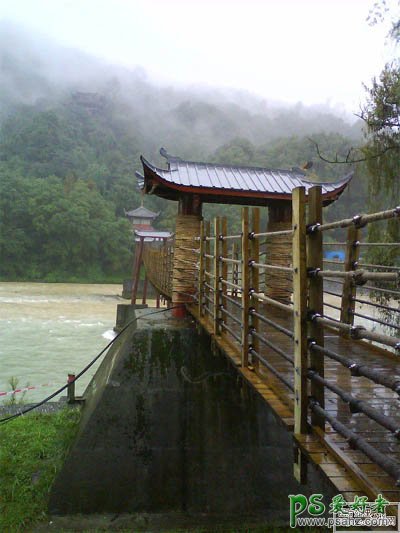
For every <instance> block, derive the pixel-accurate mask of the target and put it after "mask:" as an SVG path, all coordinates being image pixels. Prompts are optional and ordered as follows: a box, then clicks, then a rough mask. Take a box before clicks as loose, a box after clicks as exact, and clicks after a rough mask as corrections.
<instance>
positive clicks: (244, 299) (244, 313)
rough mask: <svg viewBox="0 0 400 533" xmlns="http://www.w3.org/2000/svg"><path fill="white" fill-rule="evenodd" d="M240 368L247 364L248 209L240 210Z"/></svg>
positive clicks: (248, 300) (248, 299) (248, 298)
mask: <svg viewBox="0 0 400 533" xmlns="http://www.w3.org/2000/svg"><path fill="white" fill-rule="evenodd" d="M241 266H242V317H241V318H242V367H247V366H248V362H249V307H250V305H249V303H250V297H249V290H250V267H249V208H248V207H244V208H243V209H242V261H241Z"/></svg>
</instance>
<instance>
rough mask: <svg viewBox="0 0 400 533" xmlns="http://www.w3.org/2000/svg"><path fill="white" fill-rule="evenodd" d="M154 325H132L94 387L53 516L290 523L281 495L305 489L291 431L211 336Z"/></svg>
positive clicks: (184, 326) (185, 326) (316, 480)
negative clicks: (111, 515) (218, 349)
mask: <svg viewBox="0 0 400 533" xmlns="http://www.w3.org/2000/svg"><path fill="white" fill-rule="evenodd" d="M141 313H145V311H141ZM168 314H169V313H168ZM160 316H162V317H163V318H162V319H160ZM156 317H157V318H153V324H152V325H149V326H147V327H146V328H144V329H136V328H135V324H132V325H131V326H130V327H129V328H128V329H127V330H126V331H125V332H124V333H123V334H122V335H121V337H120V338H119V339H118V340H117V341H116V342H115V343H114V345H113V346H112V348H111V349H110V351H109V353H108V354H107V355H106V357H105V359H104V360H103V362H102V364H101V366H100V367H99V369H98V371H97V373H96V375H95V377H94V378H93V380H92V382H91V383H90V385H89V387H88V389H87V391H86V395H85V396H86V402H85V406H84V408H83V413H82V420H81V425H80V430H79V433H78V436H77V438H76V441H75V443H74V446H73V448H72V449H71V451H70V454H69V456H68V457H67V460H66V462H65V464H64V467H63V469H62V471H61V472H60V474H59V476H58V478H57V479H56V482H55V484H54V486H53V489H52V494H51V499H50V505H49V510H50V513H51V514H56V515H65V514H68V515H74V514H77V513H82V514H95V513H117V514H120V513H121V514H122V513H129V514H131V515H135V514H137V516H138V517H139V516H142V515H143V513H145V514H146V515H147V516H148V517H149V518H148V520H150V522H151V523H153V522H154V520H156V522H157V524H158V525H157V528H158V527H160V528H161V526H162V525H166V524H169V525H170V526H171V527H173V526H178V525H181V524H182V523H185V524H186V523H189V524H191V525H198V524H207V523H209V524H213V523H216V522H226V521H227V520H230V521H233V522H234V523H235V522H236V523H237V524H242V523H243V522H244V521H246V520H250V521H251V520H255V521H257V522H260V521H261V522H264V521H268V523H280V524H281V525H283V524H287V523H288V513H289V508H288V494H290V493H292V494H296V493H298V492H303V493H304V489H305V487H301V486H300V485H299V484H298V483H297V482H296V481H295V480H294V477H293V473H292V455H293V450H292V439H291V436H290V434H289V433H288V432H287V431H286V429H285V428H284V426H283V425H282V423H281V422H280V421H279V420H278V418H277V417H276V416H275V415H274V413H273V411H272V410H270V409H269V408H268V405H267V404H266V403H265V402H264V401H263V400H262V398H261V397H259V395H258V394H257V393H256V392H255V391H254V390H253V389H251V388H250V387H249V386H248V385H247V384H246V383H245V381H244V380H242V379H241V378H240V377H239V376H238V374H237V371H236V369H235V368H234V366H233V365H232V364H231V363H230V362H229V361H228V360H227V359H226V357H224V356H223V355H221V354H219V353H218V352H214V353H213V350H212V346H211V341H210V337H209V336H208V335H207V334H205V333H204V332H200V333H199V332H198V331H197V330H196V327H195V325H194V324H193V322H192V321H190V320H185V321H182V320H180V321H177V320H174V319H170V318H164V315H163V314H162V315H158V316H157V315H156ZM310 480H311V485H312V486H313V488H315V487H318V486H319V487H320V488H321V490H324V492H325V494H327V493H328V494H329V493H330V489H329V487H328V486H327V485H326V484H325V485H323V482H322V478H321V477H319V476H318V475H317V474H315V475H314V474H312V475H311V478H310ZM306 492H307V490H306ZM152 517H153V518H152Z"/></svg>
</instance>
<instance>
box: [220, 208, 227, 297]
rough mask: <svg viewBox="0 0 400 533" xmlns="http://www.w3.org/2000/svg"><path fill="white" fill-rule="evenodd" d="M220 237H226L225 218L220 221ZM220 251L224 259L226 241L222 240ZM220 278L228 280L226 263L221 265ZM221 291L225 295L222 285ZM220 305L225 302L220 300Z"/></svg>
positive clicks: (225, 255)
mask: <svg viewBox="0 0 400 533" xmlns="http://www.w3.org/2000/svg"><path fill="white" fill-rule="evenodd" d="M221 235H222V237H226V235H227V221H226V217H223V218H222V220H221ZM220 251H221V255H222V257H224V258H227V257H228V241H227V240H226V239H223V240H222V242H221V248H220ZM221 276H222V278H223V279H224V280H225V281H227V280H228V263H226V262H225V263H222V266H221ZM221 289H222V294H226V293H227V286H226V285H222V287H221ZM221 303H222V304H224V305H225V300H222V302H221Z"/></svg>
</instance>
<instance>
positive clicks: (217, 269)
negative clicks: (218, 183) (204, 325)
mask: <svg viewBox="0 0 400 533" xmlns="http://www.w3.org/2000/svg"><path fill="white" fill-rule="evenodd" d="M220 234H221V220H220V218H219V217H216V218H215V219H214V306H213V307H214V309H213V311H214V335H220V333H221V325H220V316H221V310H220V307H219V306H220V304H221V295H220V293H219V289H220V285H221V283H220V281H219V278H220V276H221V261H220V259H219V256H220V255H221V253H220V249H221V241H220V240H219V236H220Z"/></svg>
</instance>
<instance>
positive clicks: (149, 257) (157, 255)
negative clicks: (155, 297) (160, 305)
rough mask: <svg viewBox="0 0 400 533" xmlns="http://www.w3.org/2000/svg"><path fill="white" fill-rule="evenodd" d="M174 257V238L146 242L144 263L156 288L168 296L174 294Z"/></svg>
mask: <svg viewBox="0 0 400 533" xmlns="http://www.w3.org/2000/svg"><path fill="white" fill-rule="evenodd" d="M173 259H174V240H173V238H170V239H164V240H163V241H153V242H149V243H146V242H145V243H144V247H143V264H144V267H145V269H146V273H147V276H148V277H149V279H150V281H151V283H152V285H153V286H154V287H155V289H156V290H157V291H158V292H159V293H160V294H162V295H163V296H164V297H166V298H171V296H172V277H173Z"/></svg>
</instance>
